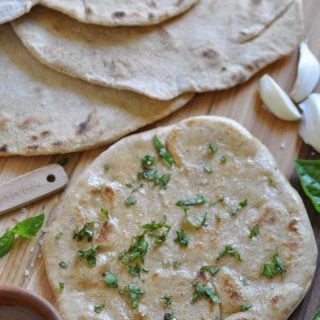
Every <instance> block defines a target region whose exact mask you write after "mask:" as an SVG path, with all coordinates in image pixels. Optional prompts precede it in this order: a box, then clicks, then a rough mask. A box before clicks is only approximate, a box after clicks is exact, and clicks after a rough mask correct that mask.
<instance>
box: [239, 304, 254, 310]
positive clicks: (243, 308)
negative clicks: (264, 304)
mask: <svg viewBox="0 0 320 320" xmlns="http://www.w3.org/2000/svg"><path fill="white" fill-rule="evenodd" d="M251 307H252V305H251V304H249V303H244V304H241V305H240V310H241V311H248V310H249V309H251Z"/></svg>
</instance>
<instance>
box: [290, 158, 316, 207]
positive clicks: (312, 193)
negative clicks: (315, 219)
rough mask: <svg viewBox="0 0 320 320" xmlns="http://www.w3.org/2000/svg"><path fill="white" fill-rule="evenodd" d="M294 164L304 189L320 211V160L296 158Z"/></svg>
mask: <svg viewBox="0 0 320 320" xmlns="http://www.w3.org/2000/svg"><path fill="white" fill-rule="evenodd" d="M294 165H295V168H296V171H297V173H298V176H299V180H300V183H301V186H302V189H303V191H304V192H305V194H306V195H307V197H308V198H309V199H310V200H311V202H312V204H313V206H314V208H315V209H316V210H317V212H319V213H320V160H296V161H295V162H294Z"/></svg>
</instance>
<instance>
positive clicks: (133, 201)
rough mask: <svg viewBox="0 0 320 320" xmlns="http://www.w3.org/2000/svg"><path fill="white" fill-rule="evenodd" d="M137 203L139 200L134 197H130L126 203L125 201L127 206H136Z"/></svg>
mask: <svg viewBox="0 0 320 320" xmlns="http://www.w3.org/2000/svg"><path fill="white" fill-rule="evenodd" d="M136 203H137V199H135V198H134V197H132V196H130V197H128V198H127V199H126V201H125V204H126V205H127V206H132V205H134V204H136Z"/></svg>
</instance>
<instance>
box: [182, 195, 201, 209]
mask: <svg viewBox="0 0 320 320" xmlns="http://www.w3.org/2000/svg"><path fill="white" fill-rule="evenodd" d="M206 202H207V200H206V198H205V197H204V196H202V195H199V196H197V197H195V198H191V199H186V200H179V201H177V202H176V205H177V206H179V207H189V206H196V205H199V204H204V203H206Z"/></svg>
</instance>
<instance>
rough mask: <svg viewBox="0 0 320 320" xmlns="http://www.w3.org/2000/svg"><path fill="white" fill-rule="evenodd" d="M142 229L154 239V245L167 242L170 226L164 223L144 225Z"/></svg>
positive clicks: (153, 222)
mask: <svg viewBox="0 0 320 320" xmlns="http://www.w3.org/2000/svg"><path fill="white" fill-rule="evenodd" d="M142 228H143V229H144V230H145V231H148V235H149V236H150V237H151V238H153V239H154V244H156V245H160V244H162V243H163V242H165V241H166V240H167V236H168V234H169V232H170V230H171V226H169V225H168V224H166V223H165V222H155V221H152V222H151V223H148V224H144V225H143V226H142Z"/></svg>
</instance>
